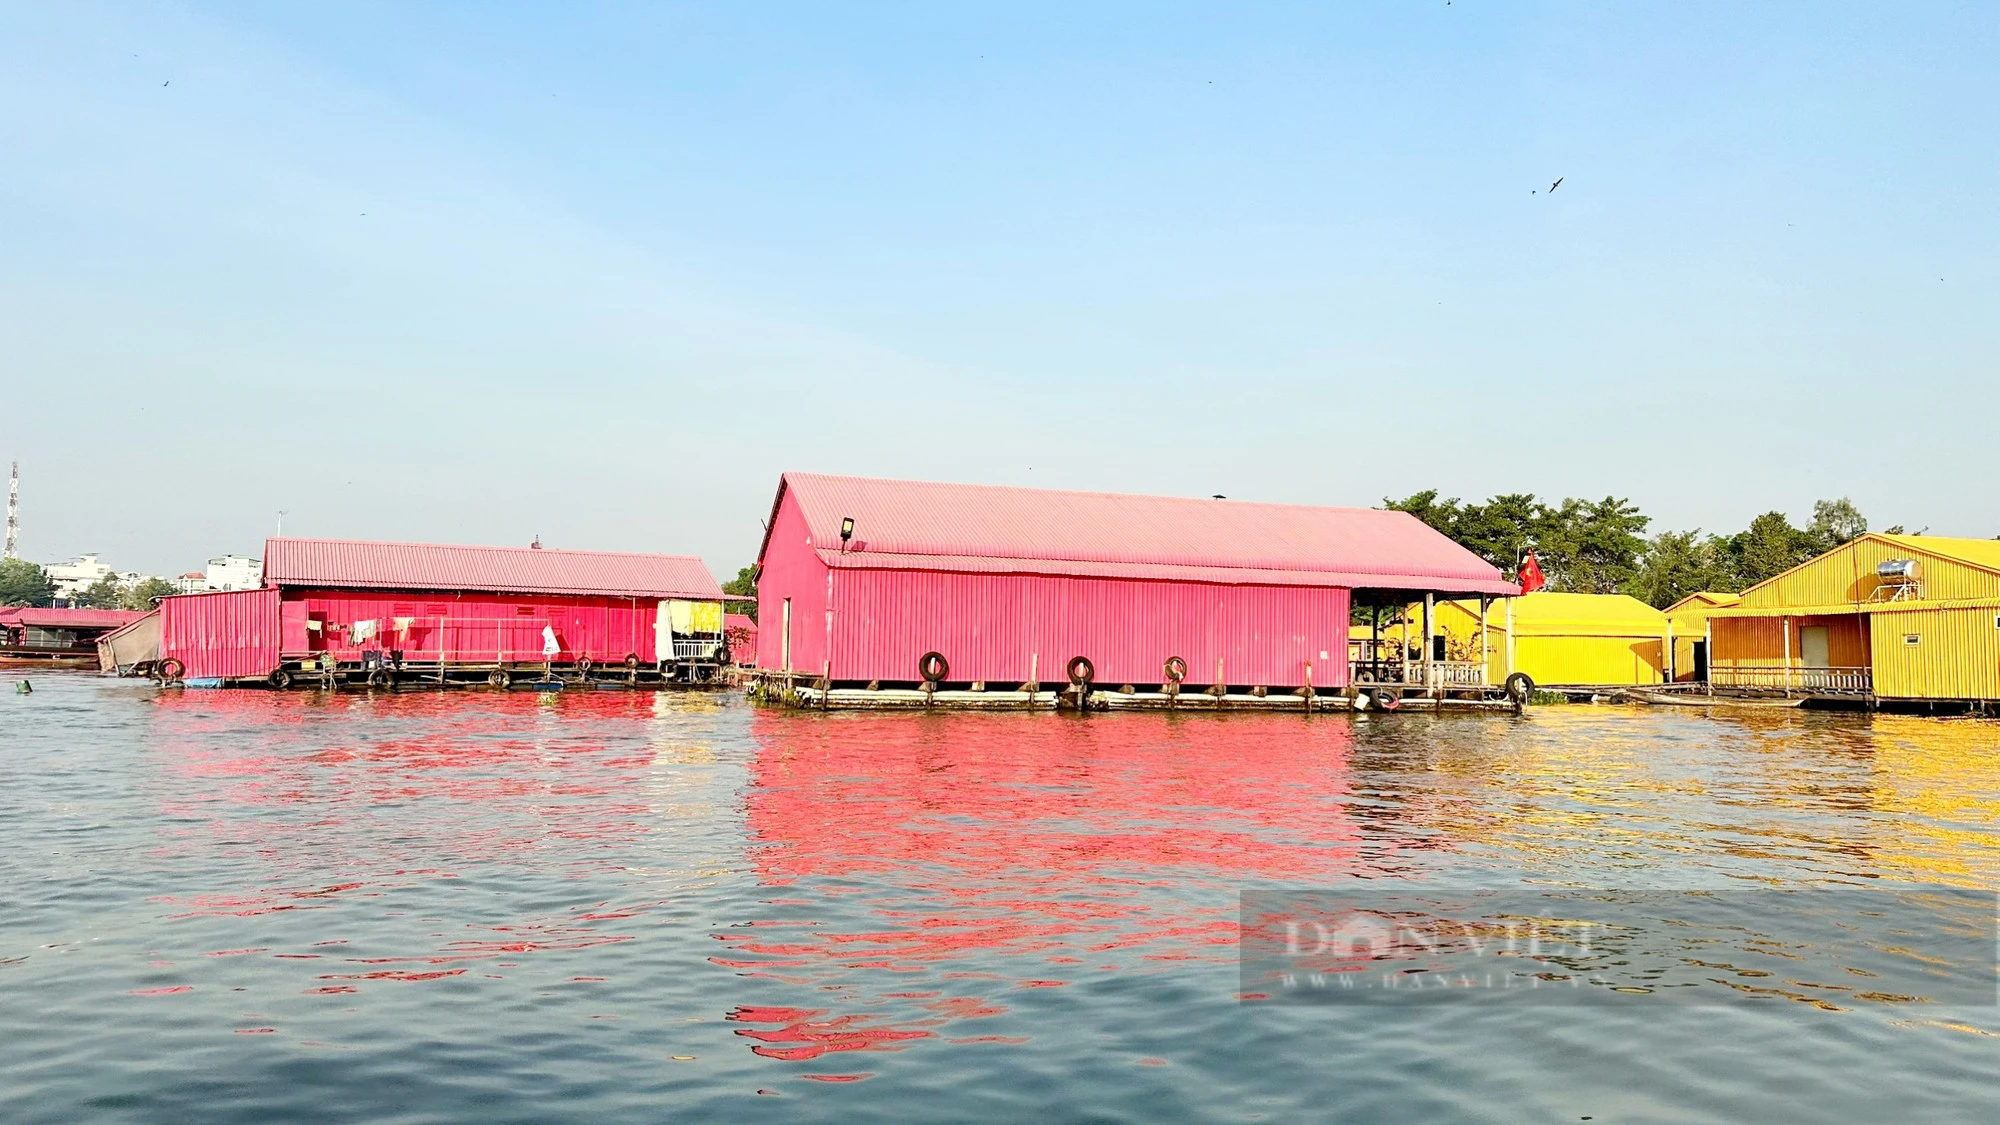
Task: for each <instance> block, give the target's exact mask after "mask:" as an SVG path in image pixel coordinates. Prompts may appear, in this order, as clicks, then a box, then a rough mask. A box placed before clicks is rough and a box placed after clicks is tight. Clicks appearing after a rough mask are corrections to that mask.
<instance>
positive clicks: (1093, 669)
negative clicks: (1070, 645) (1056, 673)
mask: <svg viewBox="0 0 2000 1125" xmlns="http://www.w3.org/2000/svg"><path fill="white" fill-rule="evenodd" d="M1063 670H1064V671H1065V672H1067V673H1069V682H1070V683H1073V684H1088V683H1089V682H1091V681H1092V680H1095V679H1096V678H1097V665H1095V664H1092V663H1091V662H1090V657H1088V656H1072V657H1070V658H1069V663H1068V664H1067V665H1065V666H1064V669H1063Z"/></svg>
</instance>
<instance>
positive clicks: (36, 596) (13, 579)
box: [0, 559, 174, 610]
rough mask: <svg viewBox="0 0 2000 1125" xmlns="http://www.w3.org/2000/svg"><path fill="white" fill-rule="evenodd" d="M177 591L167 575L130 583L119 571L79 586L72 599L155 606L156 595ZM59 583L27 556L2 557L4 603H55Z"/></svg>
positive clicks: (79, 603)
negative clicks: (26, 557)
mask: <svg viewBox="0 0 2000 1125" xmlns="http://www.w3.org/2000/svg"><path fill="white" fill-rule="evenodd" d="M173 592H174V584H173V583H171V582H169V581H167V580H166V579H164V578H142V579H140V580H139V581H137V582H134V583H132V584H131V585H130V586H127V585H126V584H125V583H124V582H123V581H121V580H120V579H119V577H118V576H117V575H115V574H107V575H105V576H104V577H102V578H100V579H98V580H97V581H96V582H93V583H91V584H90V585H89V586H87V587H85V588H84V589H82V590H79V591H78V592H77V594H76V596H75V597H73V598H71V599H70V600H69V603H70V604H71V605H73V606H76V607H78V608H87V609H136V610H148V609H152V608H153V600H154V599H155V598H164V597H166V596H167V595H168V594H171V593H173ZM55 600H56V584H55V583H54V582H53V581H51V580H50V579H49V572H48V571H47V570H45V569H43V568H42V567H40V566H37V565H36V564H34V563H31V562H29V561H27V560H26V559H0V605H12V606H47V605H54V604H55Z"/></svg>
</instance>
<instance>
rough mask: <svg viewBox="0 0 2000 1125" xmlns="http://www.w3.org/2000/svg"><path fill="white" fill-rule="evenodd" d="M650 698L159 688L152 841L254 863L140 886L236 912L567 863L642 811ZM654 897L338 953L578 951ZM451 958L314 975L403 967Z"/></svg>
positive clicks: (361, 977)
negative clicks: (189, 888) (233, 879)
mask: <svg viewBox="0 0 2000 1125" xmlns="http://www.w3.org/2000/svg"><path fill="white" fill-rule="evenodd" d="M659 702H660V701H659V700H658V699H656V697H655V696H654V695H653V694H652V693H643V694H639V693H610V692H598V693H576V694H574V695H569V696H562V697H555V698H537V697H535V696H530V695H489V694H486V693H480V694H478V695H476V696H467V695H439V694H436V693H411V694H407V695H395V696H379V695H378V696H362V695H341V696H334V697H324V696H308V695H300V694H289V693H273V692H255V691H225V692H215V693H198V692H189V693H174V694H167V695H162V696H160V697H159V699H158V701H157V708H156V721H155V724H154V726H155V730H154V737H153V739H152V741H151V746H152V748H153V750H152V752H153V754H154V756H155V757H156V758H157V759H158V772H159V774H160V777H161V785H160V789H161V793H162V797H161V805H162V812H163V813H164V814H165V817H166V818H167V819H168V820H169V822H170V827H168V828H167V829H166V830H165V833H164V843H163V846H162V847H161V848H160V849H159V850H158V852H157V853H156V854H157V855H159V856H161V857H163V858H167V859H170V860H171V859H175V858H180V857H182V856H188V855H193V856H197V857H200V858H203V859H207V858H209V857H212V856H216V855H220V856H222V857H224V858H230V857H232V856H241V857H245V858H248V859H250V860H252V861H253V862H254V864H255V865H256V866H257V867H258V868H261V869H263V870H266V871H269V872H271V873H272V876H271V877H270V878H268V879H267V880H264V881H262V882H263V885H259V886H255V887H254V888H230V889H218V890H217V891H216V892H214V893H209V894H198V895H190V896H183V897H163V898H159V899H156V900H155V901H158V902H161V903H165V904H168V905H170V906H171V907H173V908H175V909H174V911H173V913H171V914H169V915H168V917H169V918H170V919H184V918H190V917H198V916H234V917H251V916H256V915H264V914H275V913H280V912H290V911H301V910H329V909H341V908H342V907H343V902H344V900H364V899H371V898H379V897H381V896H382V895H383V894H384V893H385V892H389V891H395V890H401V889H408V888H420V887H422V886H423V885H424V884H425V883H427V882H430V881H435V880H445V879H455V878H458V877H459V871H458V869H460V868H466V867H473V868H479V867H485V868H491V867H493V866H495V865H513V866H524V867H527V868H530V869H534V868H545V867H547V866H549V865H550V864H551V863H552V862H553V863H556V864H575V863H577V862H578V861H579V860H582V862H583V863H585V864H587V863H589V862H590V856H591V852H592V851H594V850H603V851H606V852H610V851H612V850H614V849H623V848H625V847H627V846H629V845H630V844H631V843H632V842H633V841H635V840H637V839H638V838H640V837H642V836H644V835H646V834H648V833H652V832H656V831H659V830H660V829H661V827H662V823H661V820H660V817H659V815H658V810H657V809H656V808H655V807H654V805H652V804H649V803H647V800H648V797H649V794H650V792H651V791H652V790H654V789H656V788H657V777H656V775H655V774H654V773H653V770H654V765H655V760H656V757H657V746H656V742H655V739H656V738H657V737H658V735H657V727H656V720H657V719H658V718H659V717H660V710H659V707H658V704H659ZM329 742H332V743H334V745H331V746H329V745H327V743H329ZM413 860H418V861H431V862H412V861H413ZM484 873H485V872H482V874H484ZM660 905H662V903H660V902H659V901H658V900H656V899H655V900H646V901H641V902H638V903H622V902H610V901H602V900H600V901H593V902H591V903H589V904H588V905H585V906H579V907H577V908H575V909H574V910H573V911H571V912H569V913H566V914H564V915H562V916H559V917H541V918H533V917H531V918H526V919H521V920H519V921H517V922H515V923H513V924H503V925H490V926H480V927H477V928H476V929H475V930H474V931H473V932H472V933H470V934H468V935H467V937H466V938H465V939H464V940H457V941H443V942H441V945H442V948H436V947H433V948H430V949H418V950H412V951H411V954H410V955H406V956H385V957H370V958H356V959H351V960H354V961H355V962H357V963H359V964H363V965H392V964H398V963H414V964H417V965H423V966H445V965H450V964H452V963H454V962H469V961H479V960H490V959H491V958H494V957H498V956H503V955H520V954H530V953H535V952H542V951H576V950H585V949H590V948H592V947H597V946H605V945H612V944H618V943H624V942H629V941H631V940H633V936H632V935H631V934H630V933H627V932H615V931H614V932H607V930H609V928H610V927H612V926H619V928H620V929H621V930H622V929H625V928H626V927H624V926H620V923H624V922H627V921H629V920H631V919H635V918H639V917H642V916H643V915H645V914H646V913H647V912H649V911H651V910H653V909H654V908H656V907H658V906H660ZM401 915H402V912H400V911H391V912H386V913H385V915H384V916H385V917H400V916H401ZM314 944H315V945H335V944H345V939H329V940H327V941H322V942H315V943H314ZM267 952H268V950H266V949H241V950H219V951H215V953H214V954H213V955H215V956H233V955H243V954H251V953H267ZM272 956H274V957H280V958H286V959H311V958H317V957H318V956H320V955H319V954H317V953H292V952H285V953H277V954H272ZM502 964H503V965H506V966H512V965H514V964H516V962H505V963H502ZM465 971H466V970H464V969H462V968H456V969H452V970H450V971H437V970H431V969H427V968H426V969H417V970H409V971H395V972H388V971H380V972H377V971H369V972H358V973H352V974H330V975H326V976H323V977H322V978H321V979H325V980H355V981H390V982H411V981H427V980H438V979H443V978H446V977H451V976H457V975H460V974H462V973H464V972H465ZM488 975H490V974H488ZM338 987H339V988H340V989H341V990H343V991H353V990H354V989H353V988H352V987H351V986H345V985H343V986H338Z"/></svg>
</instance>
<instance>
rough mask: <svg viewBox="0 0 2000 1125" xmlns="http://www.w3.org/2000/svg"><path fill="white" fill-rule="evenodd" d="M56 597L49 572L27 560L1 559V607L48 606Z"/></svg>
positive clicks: (54, 585)
mask: <svg viewBox="0 0 2000 1125" xmlns="http://www.w3.org/2000/svg"><path fill="white" fill-rule="evenodd" d="M55 597H56V584H55V583H53V582H51V581H49V572H48V571H46V570H43V569H42V568H41V567H39V566H36V565H35V564H34V563H31V562H29V561H28V560H26V559H0V605H48V604H49V603H51V602H53V601H54V600H55Z"/></svg>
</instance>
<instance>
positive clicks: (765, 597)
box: [757, 496, 923, 679]
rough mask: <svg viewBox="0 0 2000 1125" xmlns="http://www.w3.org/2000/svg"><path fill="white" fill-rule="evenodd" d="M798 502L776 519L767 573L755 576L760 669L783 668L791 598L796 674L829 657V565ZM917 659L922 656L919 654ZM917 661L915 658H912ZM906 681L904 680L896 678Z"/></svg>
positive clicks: (788, 501)
mask: <svg viewBox="0 0 2000 1125" xmlns="http://www.w3.org/2000/svg"><path fill="white" fill-rule="evenodd" d="M807 534H808V533H807V531H806V521H805V517H804V516H803V515H801V514H800V512H799V504H798V501H797V499H795V498H793V497H791V496H787V497H785V502H784V503H782V504H780V505H779V506H778V512H777V515H775V516H774V517H772V521H771V534H770V543H769V545H768V546H767V548H766V549H765V552H764V558H763V568H764V569H763V571H762V572H761V573H760V574H759V575H758V577H757V626H758V627H757V667H759V668H770V669H773V670H776V671H783V670H784V669H785V600H786V599H787V598H789V599H791V603H792V605H791V634H792V653H791V656H792V662H791V667H792V669H793V670H795V671H800V672H812V673H815V674H817V673H818V672H819V670H820V661H821V660H823V659H824V658H825V653H826V609H827V602H826V573H827V567H826V564H825V563H823V562H821V561H820V558H819V554H818V552H816V551H814V550H813V548H812V546H811V544H809V543H808V542H807V541H806V538H807ZM917 655H918V656H921V655H923V654H922V653H918V654H917ZM912 659H914V658H912ZM897 678H898V679H902V678H905V677H897Z"/></svg>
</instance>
